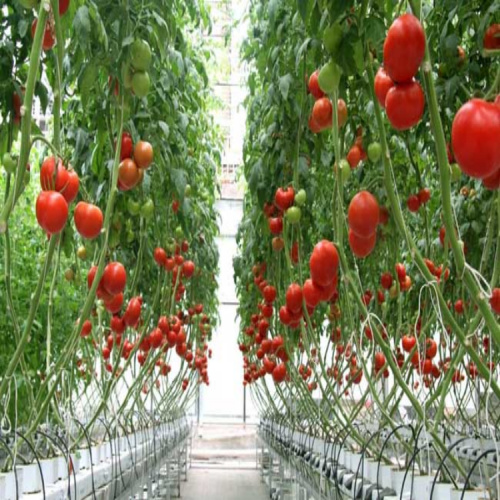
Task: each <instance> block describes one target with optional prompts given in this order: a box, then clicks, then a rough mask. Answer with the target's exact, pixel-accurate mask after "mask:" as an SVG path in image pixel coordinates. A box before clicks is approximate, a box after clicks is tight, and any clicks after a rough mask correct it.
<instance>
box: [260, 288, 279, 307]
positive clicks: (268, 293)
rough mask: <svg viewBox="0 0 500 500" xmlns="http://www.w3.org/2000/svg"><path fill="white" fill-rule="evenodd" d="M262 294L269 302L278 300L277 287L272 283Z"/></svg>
mask: <svg viewBox="0 0 500 500" xmlns="http://www.w3.org/2000/svg"><path fill="white" fill-rule="evenodd" d="M262 295H263V296H264V300H265V301H266V302H267V303H268V304H272V303H273V302H274V301H275V300H276V288H274V286H272V285H268V286H266V287H265V288H264V290H263V292H262Z"/></svg>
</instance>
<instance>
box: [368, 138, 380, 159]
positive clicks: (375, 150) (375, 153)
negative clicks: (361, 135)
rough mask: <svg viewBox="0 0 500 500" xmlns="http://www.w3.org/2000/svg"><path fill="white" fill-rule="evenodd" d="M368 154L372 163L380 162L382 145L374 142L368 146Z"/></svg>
mask: <svg viewBox="0 0 500 500" xmlns="http://www.w3.org/2000/svg"><path fill="white" fill-rule="evenodd" d="M367 154H368V158H369V159H370V161H372V162H373V163H376V162H378V161H379V160H380V157H381V156H382V146H381V145H380V143H379V142H372V143H371V144H370V145H369V146H368V151H367Z"/></svg>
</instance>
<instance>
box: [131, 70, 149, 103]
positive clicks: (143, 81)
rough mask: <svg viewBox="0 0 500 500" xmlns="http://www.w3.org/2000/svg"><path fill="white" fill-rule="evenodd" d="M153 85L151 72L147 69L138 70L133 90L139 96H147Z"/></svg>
mask: <svg viewBox="0 0 500 500" xmlns="http://www.w3.org/2000/svg"><path fill="white" fill-rule="evenodd" d="M150 86H151V80H150V79H149V74H148V73H147V72H146V71H137V72H136V73H134V76H133V78H132V90H133V91H134V94H135V95H136V96H137V97H140V98H142V97H146V96H147V95H148V92H149V87H150Z"/></svg>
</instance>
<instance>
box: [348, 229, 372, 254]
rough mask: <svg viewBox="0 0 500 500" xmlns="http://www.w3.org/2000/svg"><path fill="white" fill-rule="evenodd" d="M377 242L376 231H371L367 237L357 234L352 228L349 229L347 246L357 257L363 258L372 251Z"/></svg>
mask: <svg viewBox="0 0 500 500" xmlns="http://www.w3.org/2000/svg"><path fill="white" fill-rule="evenodd" d="M376 243H377V233H373V234H372V235H370V236H368V238H362V237H360V236H358V235H357V234H356V233H355V232H354V231H353V230H352V229H349V246H350V247H351V250H352V253H353V254H354V255H355V256H356V257H358V259H364V258H365V257H368V255H370V254H371V253H372V252H373V249H374V248H375V244H376Z"/></svg>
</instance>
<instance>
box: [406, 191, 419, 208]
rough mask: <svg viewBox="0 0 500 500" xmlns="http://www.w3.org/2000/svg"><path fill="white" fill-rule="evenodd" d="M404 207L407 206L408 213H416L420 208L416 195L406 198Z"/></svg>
mask: <svg viewBox="0 0 500 500" xmlns="http://www.w3.org/2000/svg"><path fill="white" fill-rule="evenodd" d="M406 205H407V206H408V210H409V211H410V212H418V210H419V208H420V199H419V197H418V196H417V195H416V194H412V195H410V196H408V200H406Z"/></svg>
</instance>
